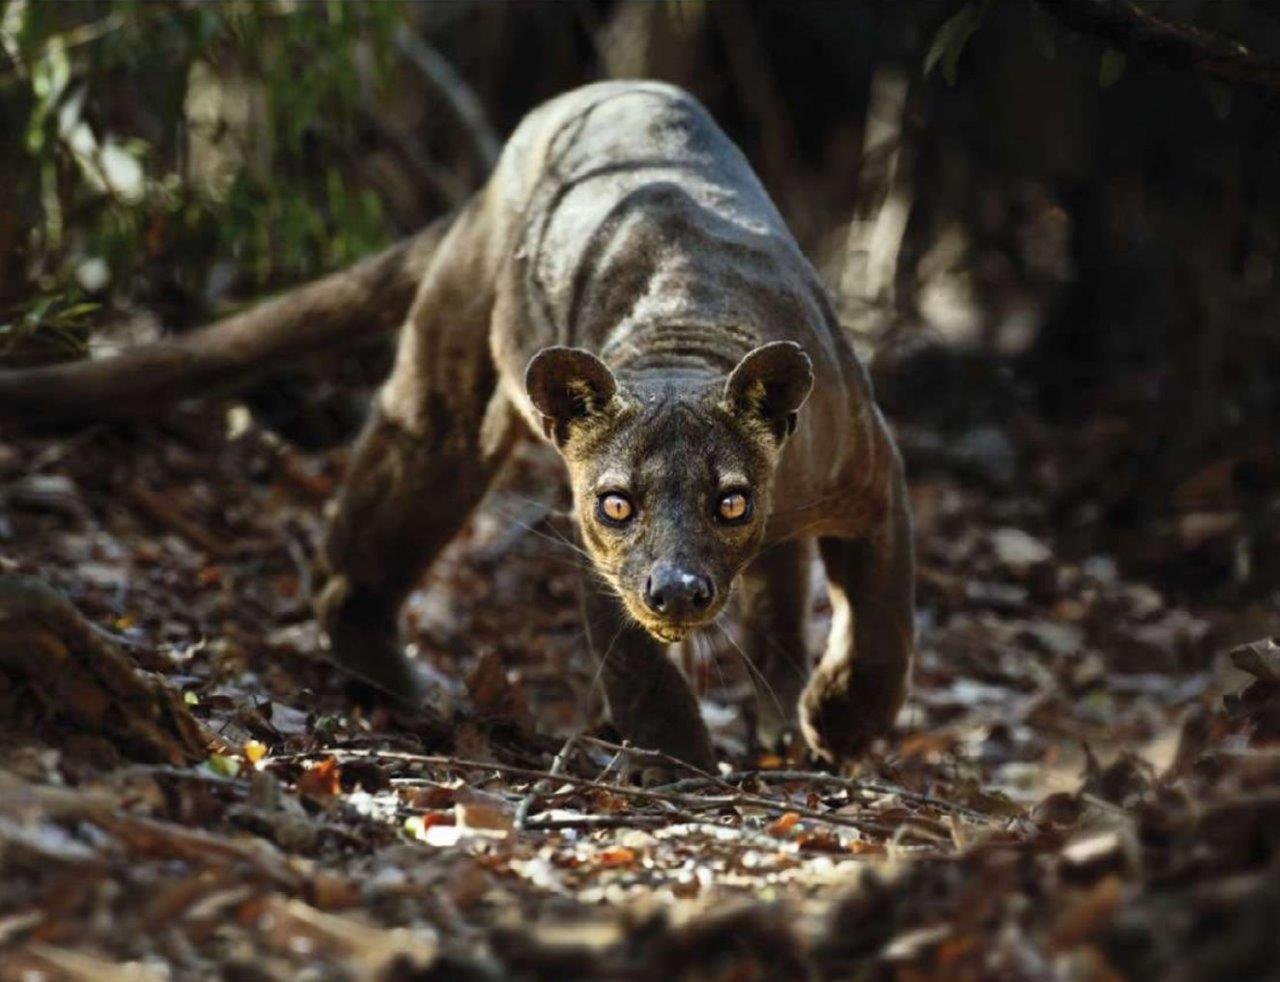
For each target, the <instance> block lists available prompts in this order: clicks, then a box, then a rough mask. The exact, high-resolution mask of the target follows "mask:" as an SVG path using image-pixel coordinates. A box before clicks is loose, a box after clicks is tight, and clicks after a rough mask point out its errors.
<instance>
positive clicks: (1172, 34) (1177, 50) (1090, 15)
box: [1037, 0, 1280, 96]
mask: <svg viewBox="0 0 1280 982" xmlns="http://www.w3.org/2000/svg"><path fill="white" fill-rule="evenodd" d="M1037 2H1038V3H1039V4H1040V6H1041V7H1043V8H1044V9H1045V10H1046V11H1047V12H1048V13H1049V14H1050V15H1052V16H1053V17H1054V19H1056V20H1057V21H1058V22H1059V23H1060V24H1062V25H1063V26H1065V27H1068V28H1070V29H1071V30H1073V31H1077V32H1079V33H1080V34H1087V35H1089V36H1090V37H1095V38H1098V39H1099V40H1101V41H1104V42H1106V43H1107V44H1108V45H1110V46H1111V47H1113V48H1115V49H1117V50H1118V51H1123V52H1124V53H1125V54H1128V55H1133V56H1134V57H1137V58H1142V59H1144V60H1146V61H1149V62H1152V63H1153V64H1157V65H1163V66H1164V67H1166V68H1173V69H1177V70H1179V71H1193V72H1196V73H1197V74H1199V75H1203V76H1204V77H1205V78H1209V79H1213V80H1214V81H1217V82H1223V83H1226V84H1227V85H1235V86H1240V87H1242V88H1250V89H1254V90H1255V91H1257V92H1260V93H1262V94H1263V95H1268V96H1274V95H1276V94H1278V93H1280V61H1277V60H1276V59H1273V58H1260V57H1258V56H1257V55H1254V54H1252V53H1251V52H1250V51H1249V49H1248V48H1246V47H1245V46H1244V45H1243V44H1240V43H1239V42H1237V41H1231V40H1228V39H1226V38H1223V37H1219V36H1217V35H1215V34H1210V33H1209V32H1207V31H1202V30H1200V29H1199V28H1198V27H1194V26H1192V25H1191V24H1186V23H1182V22H1180V21H1175V20H1169V19H1167V18H1164V17H1160V16H1158V15H1156V14H1153V13H1151V12H1149V11H1147V10H1144V9H1143V8H1141V7H1139V6H1138V5H1137V4H1135V3H1132V2H1130V0H1037Z"/></svg>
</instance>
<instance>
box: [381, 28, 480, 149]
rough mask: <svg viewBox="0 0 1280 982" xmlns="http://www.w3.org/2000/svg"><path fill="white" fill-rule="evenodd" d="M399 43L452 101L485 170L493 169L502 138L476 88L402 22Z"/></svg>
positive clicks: (397, 39) (397, 40)
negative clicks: (495, 133)
mask: <svg viewBox="0 0 1280 982" xmlns="http://www.w3.org/2000/svg"><path fill="white" fill-rule="evenodd" d="M395 45H396V47H397V48H399V49H400V53H401V54H403V55H404V56H405V57H406V58H408V59H409V60H410V61H411V62H413V64H414V67H416V68H417V69H418V71H420V72H422V74H423V75H424V76H425V77H426V78H427V80H428V81H429V82H431V84H432V85H434V86H435V87H436V89H437V90H438V91H439V92H440V94H441V95H442V96H444V99H445V101H446V102H447V103H449V108H451V109H452V110H453V113H454V115H455V116H457V117H458V120H459V121H460V122H461V123H462V125H463V129H465V130H466V132H467V136H468V137H469V138H470V140H471V149H472V151H473V152H474V153H475V156H476V160H477V161H479V163H480V165H481V166H482V167H483V168H484V169H485V172H486V173H487V172H488V171H491V170H493V165H494V164H496V163H497V162H498V151H499V143H498V138H497V136H495V135H494V132H493V127H492V126H490V125H489V118H488V116H486V115H485V111H484V106H483V105H481V103H480V98H479V96H477V95H476V93H475V90H474V89H472V88H471V86H470V85H468V84H467V82H466V80H465V79H464V78H463V77H462V76H461V75H459V74H458V72H457V71H456V70H455V69H454V67H453V66H452V65H451V64H449V62H448V60H447V59H446V58H445V57H444V55H442V54H441V53H440V52H439V51H437V50H436V49H435V48H433V47H432V46H431V45H430V44H428V43H427V42H426V41H424V40H423V39H422V38H421V37H419V36H418V35H417V34H414V33H413V32H412V31H410V30H409V29H408V28H407V27H404V26H403V25H401V26H400V27H399V28H398V29H397V30H396V34H395Z"/></svg>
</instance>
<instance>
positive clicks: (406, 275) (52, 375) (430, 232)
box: [0, 216, 452, 424]
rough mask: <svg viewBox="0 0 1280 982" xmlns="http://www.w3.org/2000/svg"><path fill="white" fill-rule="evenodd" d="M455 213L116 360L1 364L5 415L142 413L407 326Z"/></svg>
mask: <svg viewBox="0 0 1280 982" xmlns="http://www.w3.org/2000/svg"><path fill="white" fill-rule="evenodd" d="M451 220H452V216H445V217H444V218H441V219H437V220H436V221H435V222H432V223H431V224H430V225H428V226H427V227H426V228H425V229H423V230H422V231H421V232H419V233H418V234H417V235H414V236H411V237H409V238H407V239H404V240H402V241H401V242H398V243H396V244H395V245H393V246H391V247H390V248H388V249H386V250H384V251H382V252H380V253H378V254H377V255H375V256H371V257H370V258H368V259H365V260H363V261H361V262H359V263H357V264H356V265H354V266H351V267H349V268H347V269H343V270H339V271H338V272H336V273H330V274H329V275H328V276H326V277H324V278H322V279H319V280H316V281H315V282H314V283H309V284H307V285H306V286H302V287H298V288H297V289H295V290H291V291H289V292H288V293H285V294H282V295H281V296H279V297H276V298H275V299H273V300H268V301H267V302H266V303H263V304H260V305H258V306H256V307H253V308H251V309H250V310H247V311H245V312H243V313H239V314H235V315H233V316H231V317H227V318H225V319H223V320H220V321H217V322H216V323H214V324H210V325H208V326H207V327H202V328H201V329H199V330H197V331H193V332H192V333H190V334H187V335H185V336H183V337H181V338H177V339H175V340H171V341H160V342H156V343H154V344H144V345H139V346H138V347H136V348H132V349H129V350H127V351H125V352H124V353H122V354H121V355H119V356H118V357H115V358H104V359H101V360H99V361H76V362H70V363H67V364H61V365H48V366H44V367H41V368H32V369H26V370H21V371H9V372H0V421H13V422H21V423H39V424H48V423H60V422H67V421H79V420H98V419H128V418H137V417H143V416H147V415H149V414H151V413H154V412H155V411H156V410H157V409H159V408H160V407H162V406H165V405H168V404H171V403H175V402H180V401H182V400H183V399H191V398H198V397H203V396H208V395H214V394H218V393H225V392H228V391H232V390H234V389H238V388H243V387H245V386H246V385H248V384H249V383H251V382H254V381H256V380H258V379H259V378H261V377H263V376H264V375H267V374H270V373H271V371H273V370H278V369H280V368H281V367H283V366H286V365H288V364H289V363H290V362H291V361H293V360H295V359H298V358H302V357H305V356H307V355H312V354H316V353H319V352H323V351H327V350H333V349H335V348H341V347H343V346H347V345H351V344H356V343H359V342H360V341H361V340H364V339H368V340H374V339H376V338H379V337H382V336H383V335H385V334H386V333H387V332H389V331H391V330H394V329H395V328H397V327H399V326H400V322H401V321H402V320H403V318H404V316H405V313H406V312H407V311H408V309H409V305H410V304H411V303H412V301H413V297H414V294H415V293H416V292H417V289H418V284H419V283H420V281H421V279H422V275H423V272H424V271H425V269H426V265H427V262H428V260H429V259H430V258H431V255H432V254H433V253H434V251H435V248H436V246H437V245H438V244H439V242H440V240H441V239H442V238H443V236H444V234H445V232H446V231H447V230H448V227H449V223H450V221H451Z"/></svg>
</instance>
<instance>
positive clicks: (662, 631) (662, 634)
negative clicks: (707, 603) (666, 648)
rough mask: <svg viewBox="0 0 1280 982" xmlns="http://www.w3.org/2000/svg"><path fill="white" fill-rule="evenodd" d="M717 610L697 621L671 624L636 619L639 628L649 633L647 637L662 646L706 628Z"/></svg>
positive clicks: (640, 618) (717, 612)
mask: <svg viewBox="0 0 1280 982" xmlns="http://www.w3.org/2000/svg"><path fill="white" fill-rule="evenodd" d="M719 612H720V611H719V609H716V610H714V611H707V616H706V617H702V618H699V619H698V620H697V621H689V622H681V623H672V622H671V621H659V620H655V619H653V618H652V617H637V618H636V620H638V621H639V622H640V626H641V627H643V628H644V629H645V631H647V632H648V633H649V636H650V637H652V638H653V639H654V640H656V641H661V642H662V643H663V644H675V643H677V642H679V641H683V640H684V639H685V638H686V637H688V636H689V635H690V634H692V633H693V632H694V631H696V630H698V629H699V628H703V627H706V626H707V625H708V624H710V623H711V622H712V621H714V620H715V619H716V615H717V614H719Z"/></svg>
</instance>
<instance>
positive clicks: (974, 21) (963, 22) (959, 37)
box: [924, 3, 986, 85]
mask: <svg viewBox="0 0 1280 982" xmlns="http://www.w3.org/2000/svg"><path fill="white" fill-rule="evenodd" d="M985 10H986V4H985V3H983V4H981V5H979V4H976V3H968V4H965V5H964V6H963V7H961V8H960V9H959V10H957V11H956V12H955V13H954V14H952V15H951V16H950V17H948V18H947V19H946V20H945V21H944V22H943V24H942V26H941V27H939V28H938V33H937V34H935V35H934V36H933V43H932V44H930V45H929V50H928V52H927V53H926V54H925V56H924V75H925V77H926V78H927V77H928V76H929V74H930V73H931V72H932V71H933V70H934V68H935V67H937V65H938V64H939V63H941V64H942V74H943V77H944V78H946V80H947V84H949V85H955V83H956V71H957V69H958V68H959V67H960V56H961V55H962V54H964V48H965V45H966V44H968V43H969V38H971V37H973V34H974V32H975V31H976V30H977V29H978V25H979V24H981V23H982V15H983V13H984V12H985Z"/></svg>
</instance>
